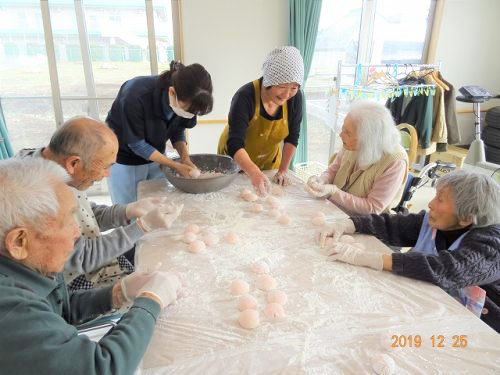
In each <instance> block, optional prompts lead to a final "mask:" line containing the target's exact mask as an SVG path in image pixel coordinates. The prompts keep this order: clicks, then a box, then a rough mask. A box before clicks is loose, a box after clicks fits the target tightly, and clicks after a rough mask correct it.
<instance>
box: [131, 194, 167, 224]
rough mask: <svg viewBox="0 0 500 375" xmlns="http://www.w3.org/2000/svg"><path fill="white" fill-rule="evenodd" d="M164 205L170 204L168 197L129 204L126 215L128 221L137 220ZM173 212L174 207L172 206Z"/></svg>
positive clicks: (144, 199)
mask: <svg viewBox="0 0 500 375" xmlns="http://www.w3.org/2000/svg"><path fill="white" fill-rule="evenodd" d="M164 204H169V202H168V199H167V198H166V197H151V198H143V199H139V200H138V201H136V202H132V203H129V204H127V208H126V209H125V213H126V215H127V218H128V219H135V218H138V217H141V216H143V215H145V214H147V213H148V212H149V211H151V210H153V209H155V208H156V207H158V206H160V205H164ZM170 206H171V207H172V211H173V208H174V207H173V206H172V204H170Z"/></svg>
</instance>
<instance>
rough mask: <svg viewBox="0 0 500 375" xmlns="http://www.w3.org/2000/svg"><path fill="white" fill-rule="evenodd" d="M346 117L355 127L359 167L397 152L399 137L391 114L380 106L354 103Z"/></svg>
mask: <svg viewBox="0 0 500 375" xmlns="http://www.w3.org/2000/svg"><path fill="white" fill-rule="evenodd" d="M348 115H350V116H351V118H352V120H353V122H354V124H355V125H356V134H357V138H358V144H357V149H358V150H357V153H358V158H357V163H358V166H359V167H361V168H363V167H368V166H369V165H372V164H373V163H376V162H377V161H379V160H380V159H382V157H383V156H384V154H388V155H390V154H392V153H394V152H396V151H397V149H398V148H397V146H398V145H399V144H401V135H400V134H399V130H398V129H397V128H396V124H395V123H394V120H393V119H392V115H391V112H389V110H388V109H387V108H385V107H384V106H383V105H382V104H380V103H377V102H373V101H368V100H360V101H355V102H354V103H353V104H352V105H351V110H350V111H349V113H348Z"/></svg>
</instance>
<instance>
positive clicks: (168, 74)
mask: <svg viewBox="0 0 500 375" xmlns="http://www.w3.org/2000/svg"><path fill="white" fill-rule="evenodd" d="M158 78H159V81H160V85H161V86H162V87H163V88H165V89H168V88H169V87H170V86H173V87H174V89H175V92H176V94H177V99H178V100H180V101H183V102H187V103H190V105H189V108H188V109H187V111H188V112H191V113H194V114H196V115H206V114H207V113H210V112H211V111H212V107H213V103H214V99H213V97H212V90H213V89H212V78H211V77H210V74H209V73H208V72H207V71H206V69H205V68H204V67H203V66H202V65H200V64H191V65H188V66H184V65H183V64H181V63H180V62H178V61H172V62H171V63H170V69H169V70H166V71H164V72H162V73H161V74H160V76H159V77H158Z"/></svg>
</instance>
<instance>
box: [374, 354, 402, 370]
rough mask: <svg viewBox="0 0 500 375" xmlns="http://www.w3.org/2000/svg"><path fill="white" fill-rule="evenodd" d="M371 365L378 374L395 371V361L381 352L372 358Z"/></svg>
mask: <svg viewBox="0 0 500 375" xmlns="http://www.w3.org/2000/svg"><path fill="white" fill-rule="evenodd" d="M372 367H373V370H374V371H375V372H376V373H377V374H378V375H392V374H394V373H395V371H396V362H394V359H392V358H391V357H389V356H388V355H387V354H381V355H379V356H378V357H375V358H373V359H372Z"/></svg>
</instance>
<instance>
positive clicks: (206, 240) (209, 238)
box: [181, 224, 240, 254]
mask: <svg viewBox="0 0 500 375" xmlns="http://www.w3.org/2000/svg"><path fill="white" fill-rule="evenodd" d="M181 240H182V242H184V243H186V244H187V245H188V250H189V251H190V252H191V253H194V254H198V253H201V252H203V251H205V249H206V248H207V246H208V247H213V246H215V245H217V244H218V243H219V241H220V239H219V235H218V234H217V230H216V228H215V227H206V228H204V229H202V228H200V226H199V225H197V224H189V225H188V226H187V227H186V228H185V229H184V234H183V235H182V239H181ZM224 240H225V242H226V243H228V244H230V245H237V244H238V243H239V242H240V238H239V236H238V234H237V233H236V232H234V231H228V232H227V233H226V235H225V236H224Z"/></svg>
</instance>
